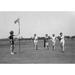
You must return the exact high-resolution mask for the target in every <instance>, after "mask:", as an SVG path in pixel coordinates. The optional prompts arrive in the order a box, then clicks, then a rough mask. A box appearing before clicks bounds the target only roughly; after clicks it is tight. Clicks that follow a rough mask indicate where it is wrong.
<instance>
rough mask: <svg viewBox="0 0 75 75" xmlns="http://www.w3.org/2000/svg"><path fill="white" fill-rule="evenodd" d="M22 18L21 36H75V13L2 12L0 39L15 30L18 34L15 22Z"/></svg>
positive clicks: (0, 13)
mask: <svg viewBox="0 0 75 75" xmlns="http://www.w3.org/2000/svg"><path fill="white" fill-rule="evenodd" d="M17 18H20V29H21V36H23V37H26V38H27V37H33V34H35V33H36V34H37V35H38V36H45V34H46V33H47V34H49V35H52V34H56V35H59V33H60V32H63V34H64V35H69V36H72V35H75V12H56V11H55V12H54V11H53V12H47V11H43V12H40V11H37V12H20V11H19V12H0V38H7V37H9V32H10V31H11V30H13V31H14V32H15V35H16V34H18V23H17V24H14V21H15V20H16V19H17Z"/></svg>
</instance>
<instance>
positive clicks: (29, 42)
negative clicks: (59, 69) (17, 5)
mask: <svg viewBox="0 0 75 75" xmlns="http://www.w3.org/2000/svg"><path fill="white" fill-rule="evenodd" d="M0 63H5V64H7V63H9V64H11V63H12V64H14V63H17V64H28V63H30V64H32V63H34V64H39V63H41V64H42V63H44V64H61V63H62V64H65V63H67V64H68V63H75V12H74V11H73V12H71V11H49V12H48V11H33V12H31V11H28V12H26V11H11V12H10V11H8V12H0Z"/></svg>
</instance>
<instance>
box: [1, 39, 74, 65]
mask: <svg viewBox="0 0 75 75" xmlns="http://www.w3.org/2000/svg"><path fill="white" fill-rule="evenodd" d="M65 41H66V44H65V52H64V53H62V52H61V48H60V46H59V42H58V41H57V42H56V49H55V51H53V50H52V47H51V41H50V48H49V50H47V49H45V48H44V47H43V40H39V43H38V46H39V49H38V50H35V49H34V44H33V41H32V40H20V51H19V45H18V42H17V41H16V42H15V43H16V46H15V51H16V54H15V55H11V54H10V50H9V47H10V46H9V41H8V40H0V63H8V64H9V63H10V64H11V63H13V64H14V63H17V64H18V63H19V64H22V63H23V64H25V63H27V64H28V63H31V64H33V63H35V64H38V63H46V64H47V63H48V64H49V63H52V64H53V63H57V64H61V63H63V64H64V63H75V39H65Z"/></svg>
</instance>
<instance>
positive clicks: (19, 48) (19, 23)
mask: <svg viewBox="0 0 75 75" xmlns="http://www.w3.org/2000/svg"><path fill="white" fill-rule="evenodd" d="M18 26H19V35H20V21H19V22H18ZM19 53H20V36H19Z"/></svg>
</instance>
